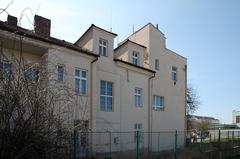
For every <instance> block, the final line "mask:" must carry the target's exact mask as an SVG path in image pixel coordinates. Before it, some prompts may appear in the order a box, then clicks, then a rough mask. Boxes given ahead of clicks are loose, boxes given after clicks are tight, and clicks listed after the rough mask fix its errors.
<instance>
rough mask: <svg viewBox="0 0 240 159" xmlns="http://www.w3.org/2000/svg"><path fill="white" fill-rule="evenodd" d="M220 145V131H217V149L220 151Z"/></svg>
mask: <svg viewBox="0 0 240 159" xmlns="http://www.w3.org/2000/svg"><path fill="white" fill-rule="evenodd" d="M220 143H221V130H220V129H219V130H218V149H219V150H220V148H221V147H220Z"/></svg>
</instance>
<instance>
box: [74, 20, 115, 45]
mask: <svg viewBox="0 0 240 159" xmlns="http://www.w3.org/2000/svg"><path fill="white" fill-rule="evenodd" d="M94 27H95V28H97V29H100V30H102V31H104V32H106V33H108V34H112V35H113V36H117V34H116V33H113V32H110V31H107V30H105V29H103V28H100V27H98V26H96V25H94V24H92V25H91V26H90V27H89V28H88V29H87V30H86V31H85V32H84V33H83V35H82V36H81V37H80V38H79V39H78V40H77V41H76V42H75V43H74V45H75V44H76V43H77V42H78V41H80V40H81V39H82V38H83V37H84V36H85V35H86V34H87V33H88V32H89V31H90V30H91V29H92V28H94Z"/></svg>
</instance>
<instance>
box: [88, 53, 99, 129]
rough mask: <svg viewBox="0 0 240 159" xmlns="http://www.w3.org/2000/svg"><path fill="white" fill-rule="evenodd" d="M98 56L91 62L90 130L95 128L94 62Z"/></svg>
mask: <svg viewBox="0 0 240 159" xmlns="http://www.w3.org/2000/svg"><path fill="white" fill-rule="evenodd" d="M98 57H99V56H98ZM98 57H96V58H95V59H94V60H93V61H92V62H91V64H90V72H91V76H90V89H89V90H90V122H89V123H90V130H91V131H92V129H93V90H92V89H93V63H94V62H96V61H97V60H98Z"/></svg>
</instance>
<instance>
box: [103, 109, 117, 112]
mask: <svg viewBox="0 0 240 159" xmlns="http://www.w3.org/2000/svg"><path fill="white" fill-rule="evenodd" d="M100 111H102V112H114V111H113V110H104V109H100Z"/></svg>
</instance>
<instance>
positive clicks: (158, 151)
mask: <svg viewBox="0 0 240 159" xmlns="http://www.w3.org/2000/svg"><path fill="white" fill-rule="evenodd" d="M159 152H160V132H158V153H159Z"/></svg>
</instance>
